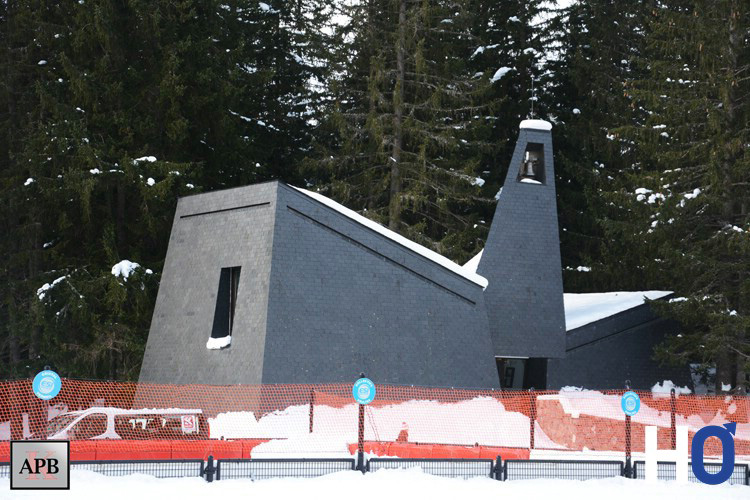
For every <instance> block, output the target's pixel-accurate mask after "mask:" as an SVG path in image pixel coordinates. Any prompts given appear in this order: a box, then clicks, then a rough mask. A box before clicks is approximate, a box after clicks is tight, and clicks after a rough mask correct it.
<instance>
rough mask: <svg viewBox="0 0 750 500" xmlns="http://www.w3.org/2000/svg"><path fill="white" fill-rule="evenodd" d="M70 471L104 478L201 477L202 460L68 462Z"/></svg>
mask: <svg viewBox="0 0 750 500" xmlns="http://www.w3.org/2000/svg"><path fill="white" fill-rule="evenodd" d="M70 470H90V471H93V472H97V473H99V474H102V475H104V476H127V475H130V474H147V475H149V476H154V477H161V478H163V477H201V476H202V475H203V470H204V465H203V460H101V461H93V460H92V461H77V462H70Z"/></svg>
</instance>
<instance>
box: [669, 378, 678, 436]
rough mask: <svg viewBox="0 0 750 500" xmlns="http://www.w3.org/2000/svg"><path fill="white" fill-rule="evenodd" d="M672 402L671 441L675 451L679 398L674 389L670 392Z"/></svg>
mask: <svg viewBox="0 0 750 500" xmlns="http://www.w3.org/2000/svg"><path fill="white" fill-rule="evenodd" d="M670 400H671V401H670V402H671V408H670V411H671V413H672V415H671V416H672V419H671V421H670V430H671V434H670V438H669V439H670V441H671V443H672V449H673V450H674V449H675V446H677V423H676V420H677V415H676V414H677V396H676V393H675V390H674V387H672V390H671V391H670Z"/></svg>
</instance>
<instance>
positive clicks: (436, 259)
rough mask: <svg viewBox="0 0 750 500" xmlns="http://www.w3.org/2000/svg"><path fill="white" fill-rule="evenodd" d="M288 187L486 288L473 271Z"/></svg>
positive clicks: (318, 197) (327, 200)
mask: <svg viewBox="0 0 750 500" xmlns="http://www.w3.org/2000/svg"><path fill="white" fill-rule="evenodd" d="M290 187H292V188H294V189H296V190H297V191H299V192H300V193H302V194H305V195H307V196H309V197H310V198H312V199H314V200H316V201H319V202H320V203H322V204H324V205H326V206H328V207H330V208H332V209H334V210H336V211H337V212H339V213H340V214H342V215H344V216H346V217H348V218H350V219H352V220H353V221H355V222H358V223H359V224H362V225H363V226H366V227H367V228H369V229H372V230H373V231H375V232H377V233H380V234H381V235H383V236H385V237H386V238H388V239H390V240H393V241H395V242H396V243H398V244H399V245H402V246H405V247H406V248H408V249H409V250H411V251H413V252H416V253H418V254H419V255H421V256H422V257H425V258H427V259H430V260H431V261H433V262H435V263H436V264H440V265H441V266H443V267H444V268H446V269H448V270H449V271H452V272H454V273H456V274H458V275H459V276H463V277H464V278H466V279H467V280H469V281H471V282H473V283H476V284H477V285H479V286H481V287H482V288H486V287H487V279H486V278H485V277H483V276H480V275H478V274H476V272H475V271H470V270H467V269H465V268H463V267H461V266H459V265H458V264H456V263H455V262H453V261H452V260H450V259H448V258H446V257H443V256H442V255H440V254H439V253H437V252H433V251H432V250H430V249H429V248H425V247H423V246H422V245H420V244H419V243H415V242H413V241H411V240H409V239H407V238H404V237H403V236H401V235H400V234H398V233H395V232H393V231H391V230H390V229H387V228H385V227H383V226H381V225H380V224H378V223H377V222H375V221H373V220H370V219H368V218H367V217H363V216H362V215H359V214H358V213H357V212H355V211H354V210H349V209H348V208H346V207H345V206H343V205H341V204H339V203H336V202H335V201H333V200H332V199H330V198H328V197H326V196H323V195H322V194H320V193H315V192H313V191H308V190H306V189H302V188H298V187H294V186H290Z"/></svg>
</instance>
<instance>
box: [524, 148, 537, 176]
mask: <svg viewBox="0 0 750 500" xmlns="http://www.w3.org/2000/svg"><path fill="white" fill-rule="evenodd" d="M535 163H536V159H535V158H533V157H532V156H531V155H530V154H529V152H528V151H527V152H526V160H524V162H523V172H522V174H521V177H526V178H529V179H536V172H535V171H534V164H535Z"/></svg>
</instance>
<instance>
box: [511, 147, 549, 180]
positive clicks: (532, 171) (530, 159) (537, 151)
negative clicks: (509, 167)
mask: <svg viewBox="0 0 750 500" xmlns="http://www.w3.org/2000/svg"><path fill="white" fill-rule="evenodd" d="M544 167H545V165H544V147H543V145H542V144H539V143H536V142H530V143H528V144H527V145H526V151H525V152H524V154H523V159H522V160H521V166H520V168H519V170H518V178H517V180H518V182H523V183H524V184H544V183H545V179H544V171H545V168H544Z"/></svg>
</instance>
